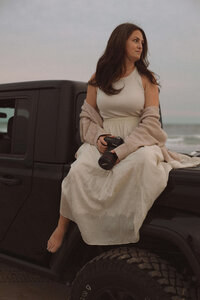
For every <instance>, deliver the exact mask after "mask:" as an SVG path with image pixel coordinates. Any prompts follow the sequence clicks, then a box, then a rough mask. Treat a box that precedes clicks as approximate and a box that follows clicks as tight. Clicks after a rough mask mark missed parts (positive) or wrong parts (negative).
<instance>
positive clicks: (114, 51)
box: [88, 23, 159, 95]
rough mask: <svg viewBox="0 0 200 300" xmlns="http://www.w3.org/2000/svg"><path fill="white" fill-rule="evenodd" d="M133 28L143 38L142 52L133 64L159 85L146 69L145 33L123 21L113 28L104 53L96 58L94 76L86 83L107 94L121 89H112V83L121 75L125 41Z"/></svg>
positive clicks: (153, 75)
mask: <svg viewBox="0 0 200 300" xmlns="http://www.w3.org/2000/svg"><path fill="white" fill-rule="evenodd" d="M135 30H139V31H141V33H142V35H143V39H144V44H143V50H142V54H141V56H140V60H138V61H136V62H135V66H136V67H137V70H138V72H139V73H140V74H141V75H145V76H146V77H147V78H148V79H149V80H150V81H151V82H152V83H153V84H156V85H159V83H158V82H157V80H156V78H155V74H154V73H153V72H152V71H150V70H148V69H147V68H148V66H149V62H148V59H147V52H148V44H147V38H146V35H145V33H144V31H143V30H142V29H141V28H140V27H138V26H137V25H135V24H132V23H123V24H120V25H119V26H117V27H116V28H115V29H114V31H113V32H112V34H111V36H110V38H109V40H108V43H107V46H106V49H105V52H104V54H103V55H102V56H101V57H100V59H99V60H98V63H97V67H96V72H95V76H94V78H92V79H91V80H90V81H89V82H88V84H90V85H93V86H98V87H99V88H100V89H101V90H102V91H104V92H105V93H106V94H108V95H115V94H118V93H119V92H120V91H121V89H118V90H117V89H114V88H113V86H112V84H113V83H114V82H115V81H117V80H118V79H119V78H120V77H121V76H122V75H123V72H124V70H125V53H126V52H125V51H126V41H127V39H128V38H129V36H130V35H131V34H132V32H133V31H135Z"/></svg>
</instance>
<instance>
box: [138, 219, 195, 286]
mask: <svg viewBox="0 0 200 300" xmlns="http://www.w3.org/2000/svg"><path fill="white" fill-rule="evenodd" d="M199 228H200V218H199V217H196V216H186V215H185V216H184V215H182V216H181V215H177V216H175V217H173V218H170V219H166V218H162V217H160V218H154V219H151V220H150V222H145V223H144V224H143V226H142V227H141V230H140V236H141V239H142V236H149V237H153V238H157V239H160V240H167V241H170V242H171V243H172V244H173V245H175V246H176V247H177V248H178V249H179V250H180V252H181V253H182V254H183V255H184V257H185V259H186V260H187V261H188V264H189V265H190V267H191V268H192V270H193V272H194V274H195V275H196V278H197V280H198V282H199V283H200V233H199Z"/></svg>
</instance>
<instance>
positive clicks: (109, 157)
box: [98, 136, 124, 170]
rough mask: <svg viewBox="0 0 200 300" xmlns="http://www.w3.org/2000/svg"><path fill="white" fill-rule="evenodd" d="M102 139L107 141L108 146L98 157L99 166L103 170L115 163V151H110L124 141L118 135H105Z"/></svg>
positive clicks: (109, 168)
mask: <svg viewBox="0 0 200 300" xmlns="http://www.w3.org/2000/svg"><path fill="white" fill-rule="evenodd" d="M104 140H105V142H106V143H107V147H108V148H107V150H106V151H105V152H104V154H103V155H102V156H101V157H100V158H99V161H98V162H99V165H100V167H101V168H103V169H105V170H111V169H112V168H113V167H114V165H115V163H116V160H117V155H116V153H112V152H110V151H111V150H113V149H115V148H116V147H118V146H120V145H121V144H123V143H124V141H123V139H122V138H121V137H120V136H116V137H112V136H106V137H105V138H104Z"/></svg>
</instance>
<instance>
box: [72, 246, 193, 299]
mask: <svg viewBox="0 0 200 300" xmlns="http://www.w3.org/2000/svg"><path fill="white" fill-rule="evenodd" d="M114 266H115V267H116V266H117V268H118V271H120V272H128V271H129V275H130V274H132V275H133V276H134V273H133V272H132V273H131V269H132V268H133V267H134V268H137V269H139V270H141V272H140V271H139V270H138V271H139V272H137V279H138V280H140V278H139V277H138V276H140V275H141V280H145V278H146V284H148V285H152V286H151V287H150V288H154V290H155V288H156V290H157V291H158V293H160V297H162V300H165V299H166V300H191V297H190V293H189V285H188V283H187V282H185V281H184V279H183V277H182V275H181V274H179V273H178V272H177V271H176V269H175V268H174V267H172V266H171V265H170V263H169V262H167V261H166V260H163V259H162V258H160V257H159V256H158V255H156V254H155V253H151V252H149V251H147V250H145V249H140V248H136V247H134V248H129V247H120V248H115V249H112V250H110V251H108V252H104V253H102V254H101V255H99V256H97V257H95V258H94V259H92V260H91V261H89V262H88V263H87V264H86V265H85V266H84V267H83V268H82V269H81V270H80V271H79V273H78V274H77V276H76V278H75V280H74V282H73V285H72V290H71V297H70V300H74V299H75V298H74V297H73V294H74V292H75V291H77V288H78V287H79V286H80V284H81V283H82V282H83V281H85V282H87V279H88V276H89V277H91V276H93V275H92V274H94V276H95V274H97V272H99V270H100V269H103V268H105V271H106V270H108V269H109V268H113V267H114ZM132 275H131V276H132ZM151 279H152V280H151ZM165 295H166V296H165ZM192 300H195V299H192Z"/></svg>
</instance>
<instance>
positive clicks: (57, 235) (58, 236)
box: [47, 227, 65, 253]
mask: <svg viewBox="0 0 200 300" xmlns="http://www.w3.org/2000/svg"><path fill="white" fill-rule="evenodd" d="M64 235H65V232H62V231H60V230H59V228H58V227H56V229H55V230H54V232H53V233H52V235H51V236H50V238H49V240H48V243H47V250H48V251H49V252H52V253H54V252H56V251H57V250H58V249H59V248H60V246H61V245H62V242H63V238H64Z"/></svg>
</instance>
